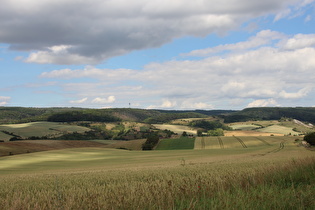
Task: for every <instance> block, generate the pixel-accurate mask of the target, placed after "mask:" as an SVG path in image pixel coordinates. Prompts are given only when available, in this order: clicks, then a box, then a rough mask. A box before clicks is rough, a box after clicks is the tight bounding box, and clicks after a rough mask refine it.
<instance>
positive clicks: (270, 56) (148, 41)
mask: <svg viewBox="0 0 315 210" xmlns="http://www.w3.org/2000/svg"><path fill="white" fill-rule="evenodd" d="M314 2H315V1H314V0H277V1H274V0H265V1H252V0H220V1H217V0H208V1H206V0H196V1H188V0H181V1H180V0H172V1H169V0H168V1H166V0H159V1H158V0H150V1H149V0H134V1H127V0H115V1H114V0H107V1H103V0H102V1H101V0H90V1H77V0H62V1H61V0H55V1H50V0H42V1H40V2H39V1H35V0H28V1H25V0H16V1H9V0H3V1H2V2H1V4H2V6H1V8H0V71H1V76H0V106H24V107H88V108H107V107H129V103H130V106H131V107H133V108H145V109H147V108H148V109H150V108H151V109H152V108H154V109H185V110H190V109H234V110H235V109H243V108H246V107H265V106H269V107H270V106H292V107H295V106H306V107H313V106H315V97H314V96H315V82H314V81H315V74H314V71H315V27H314V26H315V3H314Z"/></svg>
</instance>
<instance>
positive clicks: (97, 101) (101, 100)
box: [92, 96, 116, 104]
mask: <svg viewBox="0 0 315 210" xmlns="http://www.w3.org/2000/svg"><path fill="white" fill-rule="evenodd" d="M115 101H116V98H115V96H108V97H107V98H100V97H97V98H94V99H93V100H92V103H94V104H109V103H114V102H115Z"/></svg>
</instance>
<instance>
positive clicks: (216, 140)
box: [194, 136, 302, 150]
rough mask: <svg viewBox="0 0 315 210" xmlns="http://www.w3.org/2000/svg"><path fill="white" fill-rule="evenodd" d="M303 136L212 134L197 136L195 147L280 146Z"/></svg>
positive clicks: (198, 148)
mask: <svg viewBox="0 0 315 210" xmlns="http://www.w3.org/2000/svg"><path fill="white" fill-rule="evenodd" d="M296 139H298V140H302V137H292V136H281V137H280V136H217V137H216V136H211V137H209V136H208V137H197V138H196V140H195V146H194V149H197V150H200V149H228V148H252V147H263V146H267V147H268V146H269V147H270V146H279V145H280V144H281V143H283V142H290V143H291V144H292V143H293V142H294V141H295V140H296Z"/></svg>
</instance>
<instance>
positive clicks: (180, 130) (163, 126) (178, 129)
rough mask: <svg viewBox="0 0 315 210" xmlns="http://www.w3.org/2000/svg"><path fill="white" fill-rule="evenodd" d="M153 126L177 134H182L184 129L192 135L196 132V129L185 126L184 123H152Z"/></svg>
mask: <svg viewBox="0 0 315 210" xmlns="http://www.w3.org/2000/svg"><path fill="white" fill-rule="evenodd" d="M153 126H154V127H156V128H157V129H160V130H165V129H167V130H170V131H173V132H174V133H178V134H182V133H183V132H184V131H186V132H187V134H193V135H196V134H197V131H196V130H195V129H193V128H192V127H189V126H185V125H170V124H153Z"/></svg>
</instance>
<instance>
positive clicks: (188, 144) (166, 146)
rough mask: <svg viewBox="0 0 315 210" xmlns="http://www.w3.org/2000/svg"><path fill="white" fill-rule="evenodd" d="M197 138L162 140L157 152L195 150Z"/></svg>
mask: <svg viewBox="0 0 315 210" xmlns="http://www.w3.org/2000/svg"><path fill="white" fill-rule="evenodd" d="M194 144H195V138H188V137H181V138H178V139H162V140H160V142H159V143H158V145H157V147H156V150H177V149H194Z"/></svg>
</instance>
